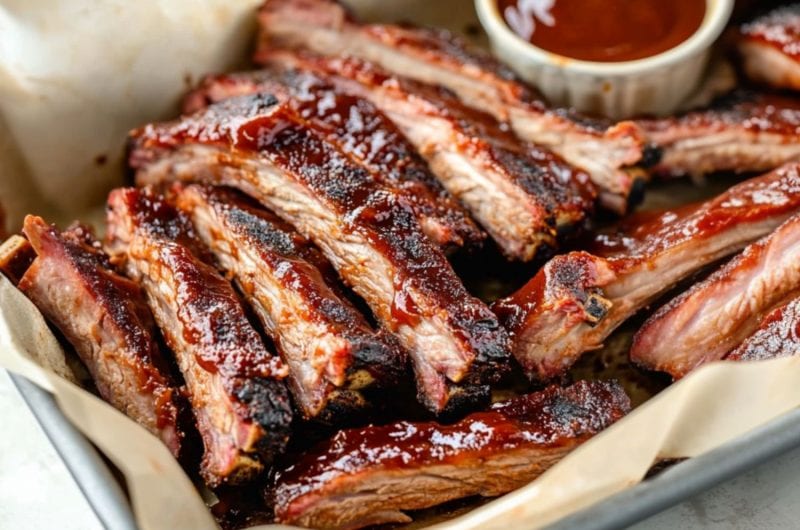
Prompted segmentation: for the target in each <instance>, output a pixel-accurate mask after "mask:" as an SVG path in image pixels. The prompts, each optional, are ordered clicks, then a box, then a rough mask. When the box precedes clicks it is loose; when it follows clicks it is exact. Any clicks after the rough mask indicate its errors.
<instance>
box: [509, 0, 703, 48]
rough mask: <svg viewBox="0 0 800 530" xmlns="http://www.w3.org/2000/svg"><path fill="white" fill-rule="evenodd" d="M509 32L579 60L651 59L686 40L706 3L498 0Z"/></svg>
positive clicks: (696, 26)
mask: <svg viewBox="0 0 800 530" xmlns="http://www.w3.org/2000/svg"><path fill="white" fill-rule="evenodd" d="M498 7H499V9H500V14H501V15H502V16H503V19H504V20H505V22H506V24H507V25H508V26H509V27H510V28H511V30H512V31H514V33H516V34H517V35H519V36H520V37H522V38H523V39H525V40H527V41H529V42H530V43H531V44H533V45H534V46H537V47H539V48H542V49H544V50H547V51H549V52H553V53H556V54H558V55H563V56H565V57H570V58H573V59H579V60H582V61H597V62H621V61H634V60H637V59H644V58H646V57H652V56H654V55H658V54H660V53H662V52H665V51H667V50H669V49H671V48H674V47H675V46H677V45H679V44H680V43H682V42H683V41H685V40H686V39H688V38H689V37H691V36H692V35H693V34H694V33H695V32H696V31H697V30H698V29H699V28H700V25H701V24H702V22H703V18H704V16H705V13H706V2H705V0H580V1H577V0H498Z"/></svg>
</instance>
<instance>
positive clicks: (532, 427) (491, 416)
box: [276, 381, 630, 519]
mask: <svg viewBox="0 0 800 530" xmlns="http://www.w3.org/2000/svg"><path fill="white" fill-rule="evenodd" d="M628 410H630V401H629V400H628V397H627V396H626V395H625V393H624V391H623V390H622V389H621V387H619V385H617V384H616V383H613V382H602V381H591V382H587V381H580V382H578V383H576V384H575V385H573V386H571V387H568V388H560V387H557V386H551V387H548V388H546V389H545V390H543V391H541V392H536V393H532V394H527V395H524V396H520V397H516V398H512V399H510V400H508V401H505V402H501V403H497V404H495V405H493V406H492V407H491V408H490V409H489V410H488V411H486V412H477V413H473V414H471V415H469V416H467V417H466V418H464V419H463V420H461V421H459V422H457V423H454V424H452V425H442V424H438V423H434V422H427V423H411V422H399V423H393V424H390V425H385V426H369V427H365V428H361V429H348V430H344V431H340V432H338V433H337V434H336V435H335V436H334V437H333V438H332V439H331V440H330V441H328V442H324V443H323V444H321V445H320V446H318V447H317V448H316V449H314V450H312V451H311V452H309V453H307V454H306V455H304V456H303V458H302V459H301V460H300V461H299V462H297V463H295V464H294V465H292V466H290V467H288V468H287V469H286V470H284V471H281V472H279V473H278V474H277V477H276V484H277V491H276V497H277V499H276V500H277V503H276V504H277V515H278V517H279V519H281V518H283V517H286V516H287V515H290V514H291V511H292V510H293V509H294V508H295V507H294V506H293V503H294V502H295V501H297V500H298V499H299V498H301V497H303V496H304V495H307V494H311V493H323V492H324V490H326V489H328V488H330V489H333V490H334V491H335V488H336V486H337V480H338V479H340V478H342V477H345V476H348V475H350V476H359V475H362V474H363V475H364V476H365V480H367V479H368V475H369V473H375V472H379V471H381V470H387V471H391V470H397V471H405V472H407V473H410V474H412V477H413V473H414V472H422V473H424V471H425V469H426V467H427V466H434V465H442V464H449V465H453V466H459V465H462V464H467V463H468V462H471V461H475V460H483V459H491V458H493V457H496V456H501V455H502V454H503V453H504V452H506V451H512V450H517V449H522V448H525V447H537V448H540V449H542V450H545V449H547V448H556V447H561V446H569V445H575V444H576V443H579V442H581V441H583V440H585V439H587V438H589V437H591V436H592V435H594V434H596V433H597V432H599V431H600V430H602V429H604V428H606V427H607V426H608V425H610V424H612V423H613V422H615V421H616V420H618V419H619V418H621V417H622V416H624V415H625V414H626V413H627V412H628Z"/></svg>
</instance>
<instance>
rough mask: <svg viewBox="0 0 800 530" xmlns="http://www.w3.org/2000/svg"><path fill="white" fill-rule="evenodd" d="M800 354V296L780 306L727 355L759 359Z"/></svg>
mask: <svg viewBox="0 0 800 530" xmlns="http://www.w3.org/2000/svg"><path fill="white" fill-rule="evenodd" d="M798 353H800V298H796V299H794V300H792V301H791V302H789V303H788V304H786V305H783V306H781V307H778V308H777V309H775V310H773V311H772V312H771V313H768V314H767V315H766V316H765V317H764V319H763V320H762V321H761V325H760V327H759V329H758V330H757V331H756V332H755V333H753V334H752V335H751V336H750V337H748V338H747V339H746V340H745V341H744V342H743V343H742V344H741V345H740V346H739V347H738V348H736V349H735V350H733V351H732V352H731V353H730V354H728V356H727V357H726V359H727V360H729V361H759V360H764V359H776V358H778V357H788V356H790V355H797V354H798Z"/></svg>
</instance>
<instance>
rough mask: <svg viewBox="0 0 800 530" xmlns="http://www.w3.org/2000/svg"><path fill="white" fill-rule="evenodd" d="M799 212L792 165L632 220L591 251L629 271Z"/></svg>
mask: <svg viewBox="0 0 800 530" xmlns="http://www.w3.org/2000/svg"><path fill="white" fill-rule="evenodd" d="M798 208H800V166H799V165H798V164H787V165H785V166H783V167H780V168H778V169H776V170H774V171H771V172H769V173H767V174H765V175H763V176H761V177H756V178H753V179H750V180H747V181H745V182H742V183H740V184H737V185H736V186H733V187H732V188H730V189H729V190H728V191H726V192H724V193H722V194H720V195H719V196H718V197H716V198H714V199H711V200H709V201H705V202H702V203H697V204H690V205H686V206H682V207H679V208H676V209H674V210H668V211H665V212H655V213H652V212H651V213H648V212H643V213H642V214H638V215H634V216H631V218H630V219H628V220H627V221H625V222H624V223H623V224H622V225H621V227H620V230H619V232H618V233H617V234H616V235H615V234H611V235H600V236H598V237H597V238H596V240H595V246H594V248H593V249H592V250H593V251H594V252H595V253H597V254H598V255H601V256H603V257H608V258H611V259H612V260H613V261H615V262H616V263H617V264H618V265H619V266H621V267H625V266H626V265H628V264H631V263H635V262H637V261H639V260H644V259H652V257H654V256H656V255H657V254H659V253H661V252H664V251H666V250H668V249H670V248H674V247H676V246H678V245H680V244H682V243H685V242H688V241H691V240H692V239H694V238H697V237H703V238H709V237H712V236H713V235H714V234H718V233H721V232H723V231H726V230H729V229H730V228H731V227H733V226H736V225H738V224H743V223H753V222H758V221H760V220H765V219H769V218H775V217H777V216H781V215H786V216H788V215H789V214H791V213H792V212H794V211H796V210H797V209H798Z"/></svg>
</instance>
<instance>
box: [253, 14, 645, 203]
mask: <svg viewBox="0 0 800 530" xmlns="http://www.w3.org/2000/svg"><path fill="white" fill-rule="evenodd" d="M259 24H260V31H261V34H260V40H259V44H258V50H257V53H256V61H260V60H262V59H263V55H264V54H265V53H269V52H270V51H271V50H273V49H275V48H277V47H284V48H287V47H288V48H306V49H308V50H311V51H313V52H315V53H319V54H322V55H328V56H332V57H342V56H345V55H351V56H354V57H358V58H361V59H364V60H367V61H371V62H373V63H375V64H378V65H380V66H381V67H382V68H384V69H385V70H387V71H389V72H391V73H393V74H396V75H400V76H406V77H411V78H414V79H416V80H417V81H420V82H423V83H429V84H432V85H441V86H443V87H446V88H448V89H449V90H451V91H452V92H453V93H455V94H456V95H457V96H458V98H459V99H461V100H462V101H463V102H464V103H466V104H467V105H469V106H471V107H473V108H475V109H478V110H481V111H484V112H488V113H490V114H491V115H493V116H494V117H495V118H496V119H497V120H500V121H503V122H508V123H509V124H510V125H511V127H512V128H513V129H514V131H515V132H516V134H517V135H519V137H520V138H523V139H524V140H526V141H529V142H534V143H537V144H540V145H542V146H546V147H548V148H550V149H553V151H555V152H556V153H558V154H559V155H560V156H562V157H563V158H564V159H565V160H567V161H568V162H569V163H571V164H574V165H575V166H577V167H580V168H583V169H585V170H586V171H588V172H589V174H590V175H591V176H592V180H593V181H594V182H595V184H597V186H598V187H599V188H600V189H601V190H603V191H604V194H603V198H604V199H606V203H607V204H608V205H609V206H611V207H613V208H614V209H616V210H618V211H622V210H624V209H625V207H626V203H627V198H628V196H629V194H630V192H631V189H632V187H633V184H634V178H633V176H632V175H631V174H629V173H628V172H627V171H626V168H628V167H630V166H634V165H635V164H637V163H639V162H640V160H641V159H642V151H643V141H642V136H641V134H640V131H639V130H638V128H637V127H636V125H635V124H634V123H632V122H623V123H619V124H617V125H614V126H613V127H609V126H608V124H606V123H600V122H598V121H597V120H588V119H586V118H584V117H581V116H577V115H575V114H574V113H571V112H569V111H565V110H551V109H548V108H547V107H545V105H544V104H543V103H542V102H541V101H540V100H539V99H538V96H537V95H536V94H534V93H533V92H532V91H531V89H529V88H528V87H527V86H525V85H524V84H523V83H521V82H520V81H518V80H517V79H516V77H515V76H514V74H513V73H512V72H511V71H510V70H509V69H507V68H506V67H504V66H502V65H501V64H499V63H498V62H497V61H495V60H494V59H493V58H492V57H491V56H490V55H488V54H487V53H484V52H480V51H477V50H475V49H472V48H470V47H468V46H467V45H466V43H465V42H464V41H462V40H461V39H459V38H457V37H455V36H454V35H452V34H450V33H448V32H446V31H443V30H429V29H421V28H413V27H409V26H395V25H389V24H380V25H378V24H375V25H360V24H358V23H356V22H355V21H354V20H353V19H352V17H350V16H349V15H348V13H347V12H346V11H345V9H344V8H343V7H342V6H341V5H340V4H338V3H337V2H335V1H334V0H268V1H266V2H265V3H264V5H263V7H262V8H261V11H260V13H259Z"/></svg>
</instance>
